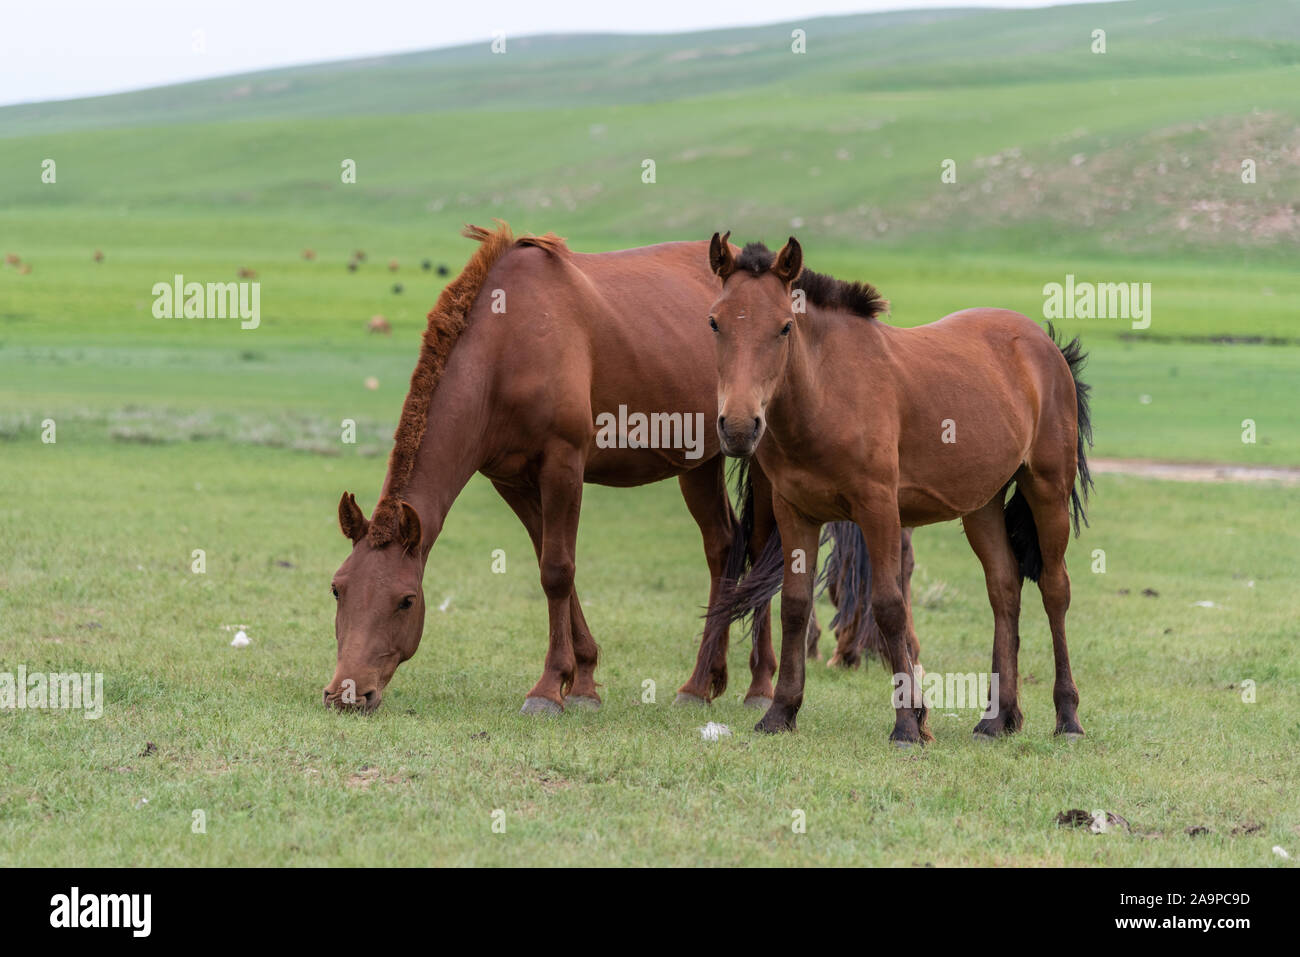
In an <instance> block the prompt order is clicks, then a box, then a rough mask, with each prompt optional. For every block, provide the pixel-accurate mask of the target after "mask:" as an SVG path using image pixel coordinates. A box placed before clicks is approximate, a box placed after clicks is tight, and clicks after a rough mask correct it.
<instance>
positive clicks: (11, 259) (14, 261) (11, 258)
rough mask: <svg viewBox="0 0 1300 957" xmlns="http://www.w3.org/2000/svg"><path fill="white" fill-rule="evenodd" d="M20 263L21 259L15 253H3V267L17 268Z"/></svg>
mask: <svg viewBox="0 0 1300 957" xmlns="http://www.w3.org/2000/svg"><path fill="white" fill-rule="evenodd" d="M20 262H22V258H21V257H20V256H19V255H18V254H17V253H5V265H6V266H17V265H18V264H19V263H20Z"/></svg>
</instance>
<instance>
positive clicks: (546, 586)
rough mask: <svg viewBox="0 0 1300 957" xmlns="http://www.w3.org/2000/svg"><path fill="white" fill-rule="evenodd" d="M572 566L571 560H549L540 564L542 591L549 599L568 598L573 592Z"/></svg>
mask: <svg viewBox="0 0 1300 957" xmlns="http://www.w3.org/2000/svg"><path fill="white" fill-rule="evenodd" d="M573 576H574V564H573V560H572V559H567V558H566V559H550V560H547V561H543V562H542V591H544V592H546V597H547V598H551V599H557V600H558V599H561V598H568V597H569V595H570V594H572V592H573Z"/></svg>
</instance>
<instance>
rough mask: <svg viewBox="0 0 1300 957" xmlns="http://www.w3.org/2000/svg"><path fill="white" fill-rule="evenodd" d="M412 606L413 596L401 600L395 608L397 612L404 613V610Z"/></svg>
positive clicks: (413, 602)
mask: <svg viewBox="0 0 1300 957" xmlns="http://www.w3.org/2000/svg"><path fill="white" fill-rule="evenodd" d="M413 604H415V596H414V595H407V596H406V597H405V598H403V599H402V600H401V602H400V603H399V604H398V606H397V608H398V610H399V611H406V609H408V608H410V607H411V605H413Z"/></svg>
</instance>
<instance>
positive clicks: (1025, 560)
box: [1005, 322, 1093, 582]
mask: <svg viewBox="0 0 1300 957" xmlns="http://www.w3.org/2000/svg"><path fill="white" fill-rule="evenodd" d="M1047 334H1048V336H1049V337H1051V340H1052V342H1054V343H1055V344H1056V347H1057V348H1058V349H1060V350H1061V355H1062V356H1063V357H1064V358H1065V361H1066V364H1067V365H1069V367H1070V376H1071V378H1073V379H1074V405H1075V416H1076V423H1077V426H1078V436H1077V438H1076V441H1077V443H1078V447H1077V450H1076V452H1077V455H1078V470H1079V477H1078V479H1077V481H1075V483H1074V487H1073V488H1071V489H1070V511H1071V513H1072V517H1073V519H1074V534H1075V535H1078V534H1079V533H1080V531H1082V528H1081V526H1083V525H1087V524H1088V516H1087V514H1086V512H1085V510H1084V506H1085V505H1086V504H1087V501H1088V493H1089V492H1090V491H1092V488H1093V484H1092V472H1091V470H1090V469H1089V468H1088V452H1087V450H1088V449H1089V448H1091V447H1092V413H1091V410H1090V408H1089V401H1088V393H1089V391H1090V390H1091V386H1089V385H1088V384H1087V383H1086V382H1084V381H1083V380H1082V379H1080V378H1079V373H1080V372H1082V371H1083V366H1084V364H1085V363H1086V362H1087V360H1088V354H1087V353H1086V352H1084V351H1083V344H1082V343H1080V342H1079V337H1078V336H1075V337H1074V338H1073V339H1071V340H1070V341H1069V342H1068V343H1063V342H1062V337H1061V336H1059V335H1058V334H1057V331H1056V327H1055V326H1053V325H1052V324H1051V322H1048V324H1047ZM1085 443H1086V445H1085ZM1005 516H1006V523H1007V534H1008V535H1009V536H1010V538H1011V550H1012V551H1013V552H1014V553H1015V556H1016V561H1017V562H1018V563H1019V565H1020V576H1021V579H1022V580H1023V579H1025V578H1028V579H1029V580H1030V581H1034V582H1036V581H1038V576H1039V575H1040V574H1041V573H1042V570H1043V555H1042V552H1041V551H1039V548H1038V529H1037V527H1036V526H1035V525H1034V514H1033V512H1032V511H1030V508H1029V503H1028V502H1027V501H1025V497H1024V495H1022V494H1021V493H1020V489H1019V488H1017V489H1016V491H1015V493H1014V494H1013V495H1012V496H1011V500H1010V501H1009V502H1007V507H1006V512H1005Z"/></svg>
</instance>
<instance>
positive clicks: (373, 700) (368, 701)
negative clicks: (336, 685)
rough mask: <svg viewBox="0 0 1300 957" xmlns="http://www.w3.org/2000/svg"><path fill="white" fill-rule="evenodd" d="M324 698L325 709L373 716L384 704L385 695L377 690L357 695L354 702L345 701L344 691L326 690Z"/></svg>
mask: <svg viewBox="0 0 1300 957" xmlns="http://www.w3.org/2000/svg"><path fill="white" fill-rule="evenodd" d="M322 698H323V701H324V704H325V707H326V708H328V709H329V710H331V711H356V712H360V713H362V714H373V713H374V712H375V711H378V710H379V706H380V705H381V704H383V703H384V693H383V692H382V691H380V690H379V689H377V688H376V689H375V690H374V691H367V692H366V693H365V694H360V695H357V696H356V699H355V700H354V701H344V700H343V692H342V691H331V690H330V689H329V688H326V689H325V691H324V694H323V696H322Z"/></svg>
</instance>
